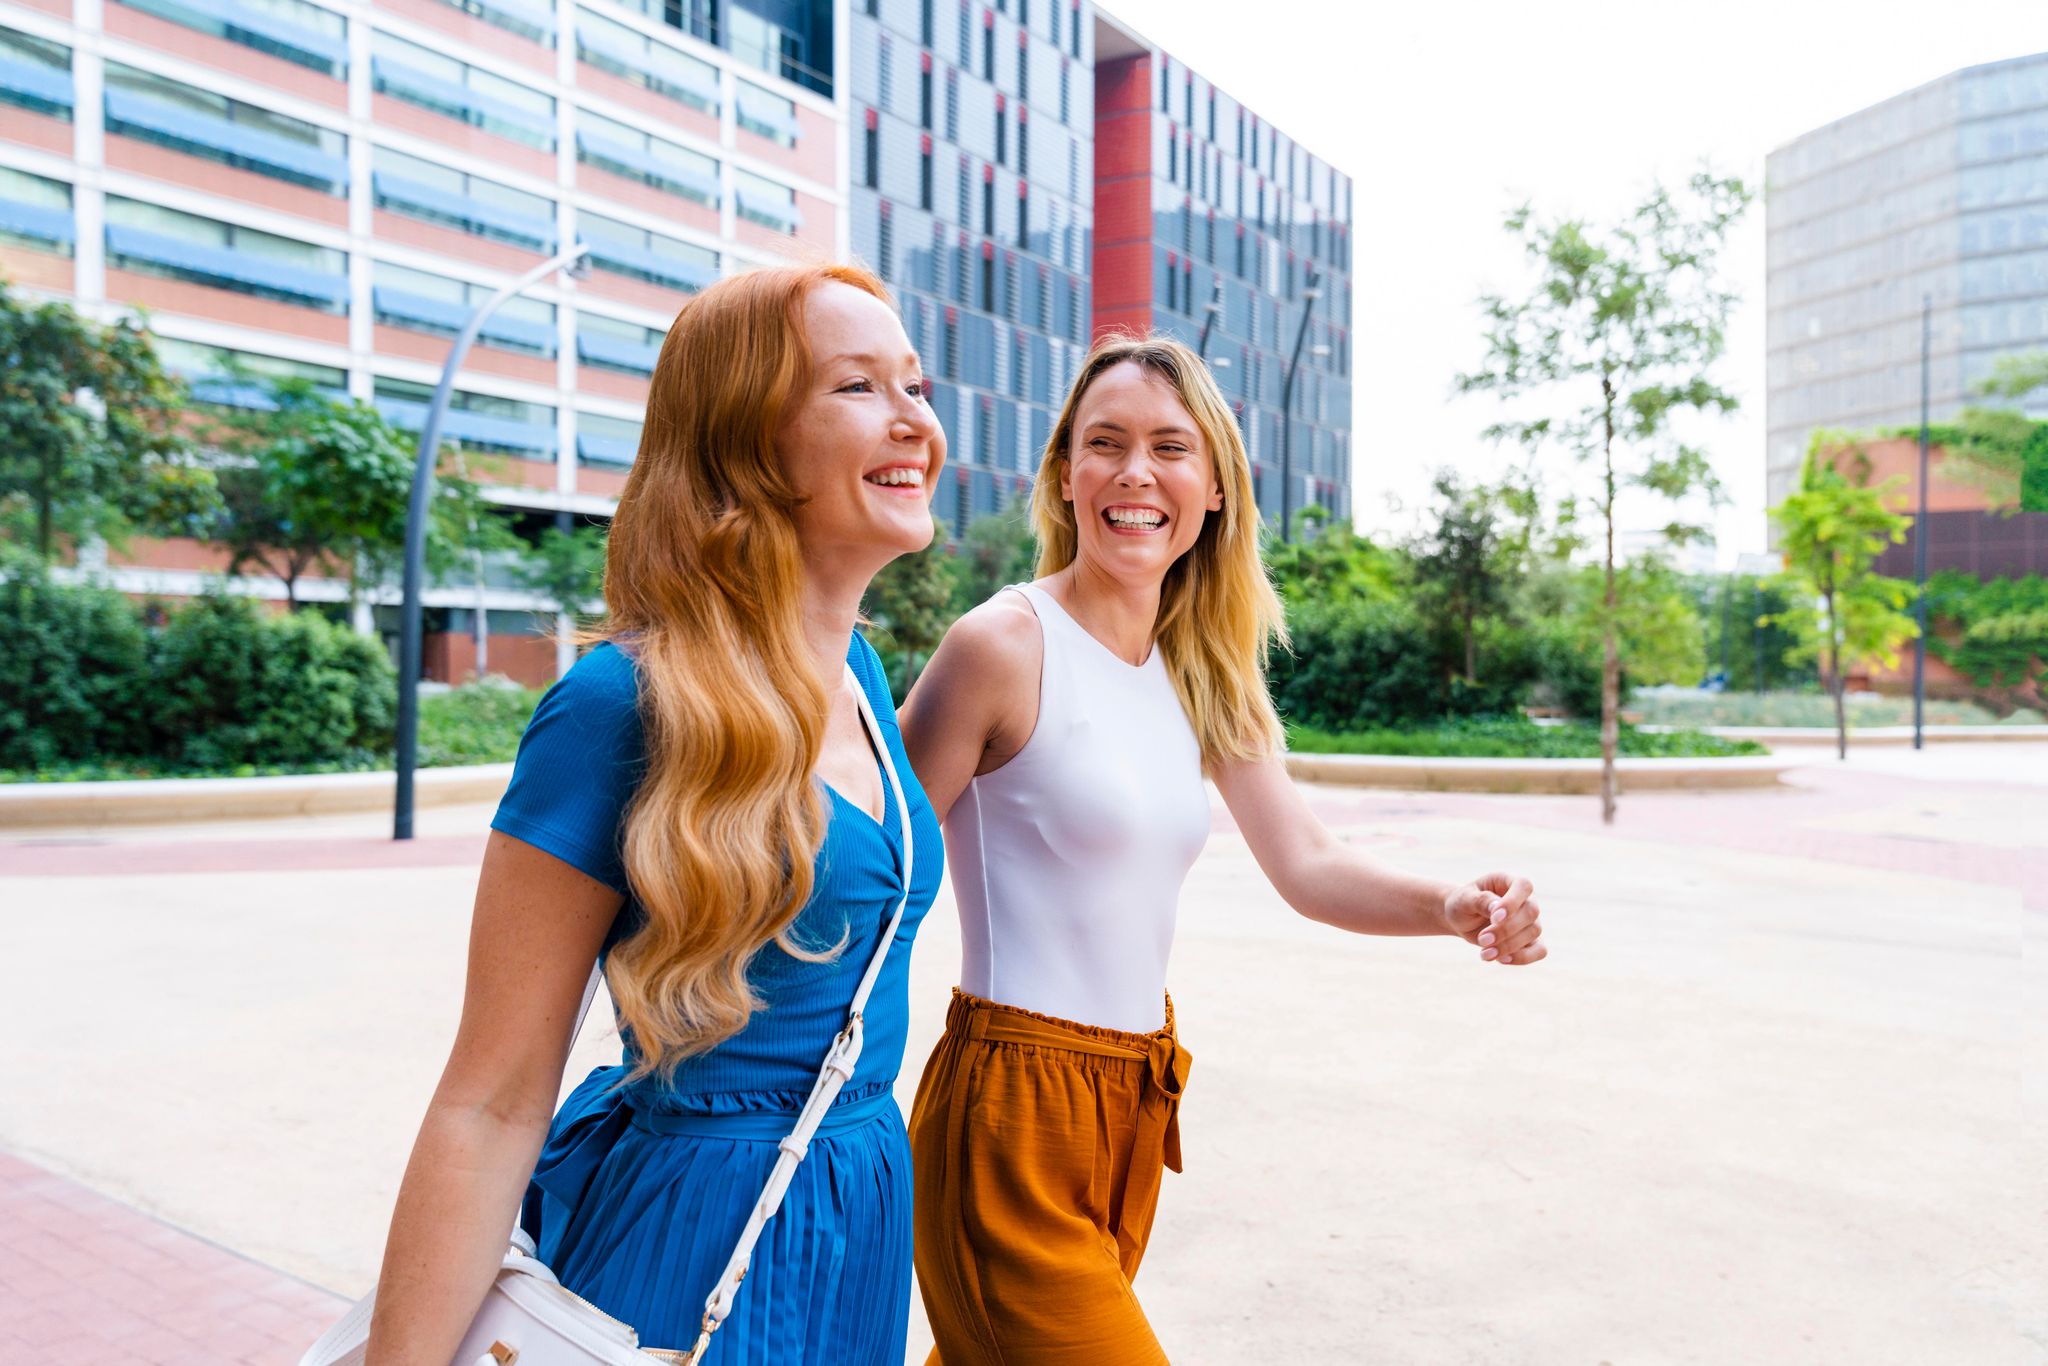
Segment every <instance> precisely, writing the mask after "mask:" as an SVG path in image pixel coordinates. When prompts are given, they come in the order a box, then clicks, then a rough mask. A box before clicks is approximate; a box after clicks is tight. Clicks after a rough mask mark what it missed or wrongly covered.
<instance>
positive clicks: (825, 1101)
mask: <svg viewBox="0 0 2048 1366" xmlns="http://www.w3.org/2000/svg"><path fill="white" fill-rule="evenodd" d="M846 677H847V680H848V681H849V682H850V683H852V684H853V696H854V699H855V701H856V702H858V703H859V706H860V719H861V724H862V725H863V726H864V727H866V729H867V733H868V739H869V740H870V741H872V742H873V743H874V746H875V753H876V754H878V755H880V756H881V760H882V772H883V773H884V774H885V775H887V777H888V779H889V794H890V796H891V797H893V798H894V799H895V802H896V823H897V825H898V827H899V828H900V829H901V830H902V832H903V896H902V898H901V899H900V900H898V901H897V903H896V912H895V914H894V915H892V916H890V917H889V925H888V928H887V929H885V930H883V931H882V942H881V943H880V944H879V945H877V946H876V948H875V953H874V957H872V958H870V959H869V960H868V970H867V971H866V972H865V973H864V974H862V976H861V979H860V986H859V987H858V988H857V989H856V990H855V991H854V993H853V1004H852V1006H851V1008H849V1009H848V1011H847V1014H846V1028H844V1029H842V1030H840V1031H839V1034H838V1037H836V1038H834V1039H833V1040H832V1047H831V1050H830V1051H829V1052H827V1053H826V1054H825V1065H824V1066H823V1067H821V1068H819V1069H818V1080H817V1081H816V1082H815V1083H814V1084H813V1085H812V1087H811V1095H810V1099H808V1100H806V1101H805V1102H804V1108H803V1111H802V1112H801V1113H800V1114H799V1115H798V1116H797V1120H796V1127H795V1128H794V1129H791V1130H790V1131H789V1135H788V1137H786V1138H784V1139H783V1140H782V1141H781V1143H780V1144H779V1145H777V1146H779V1147H780V1148H781V1149H782V1151H781V1152H780V1153H779V1154H777V1156H776V1158H775V1166H774V1168H773V1170H771V1171H770V1172H769V1173H768V1182H767V1184H766V1185H764V1186H763V1187H762V1188H761V1197H760V1199H758V1200H756V1201H755V1202H754V1212H753V1213H752V1214H751V1215H749V1216H748V1217H747V1226H746V1228H745V1229H743V1230H741V1232H740V1238H739V1243H738V1245H737V1246H735V1247H734V1248H733V1250H732V1257H731V1258H730V1259H729V1260H728V1261H727V1262H726V1264H725V1270H724V1271H723V1272H721V1273H720V1274H719V1277H718V1285H717V1288H716V1289H714V1290H713V1291H712V1292H711V1295H710V1298H708V1299H706V1300H705V1301H704V1323H703V1326H702V1331H701V1332H699V1333H698V1335H697V1342H696V1345H695V1346H693V1347H691V1348H690V1350H689V1351H688V1352H687V1353H685V1354H684V1355H683V1357H682V1361H683V1363H684V1366H696V1363H697V1362H699V1361H701V1360H703V1357H704V1353H705V1352H707V1351H709V1350H710V1349H711V1335H712V1334H713V1333H715V1332H717V1331H718V1327H719V1325H720V1324H722V1323H724V1322H725V1318H726V1315H728V1314H730V1313H731V1312H732V1305H733V1300H734V1299H735V1298H736V1297H737V1296H738V1295H739V1292H740V1282H741V1281H742V1280H744V1279H745V1278H746V1274H747V1263H748V1262H749V1261H751V1260H752V1259H753V1255H754V1245H755V1244H756V1243H757V1242H759V1241H760V1239H761V1231H762V1230H763V1229H764V1228H766V1227H767V1226H768V1221H769V1220H770V1219H772V1218H774V1217H775V1211H776V1210H778V1209H780V1208H781V1207H782V1197H783V1196H784V1195H785V1194H786V1193H787V1192H788V1190H789V1182H790V1178H792V1177H793V1176H795V1175H796V1168H797V1164H798V1163H799V1162H802V1161H803V1160H804V1155H805V1154H806V1153H808V1152H809V1151H810V1147H811V1139H812V1137H813V1136H815V1135H816V1134H817V1132H818V1126H819V1125H820V1124H822V1123H824V1121H825V1114H826V1112H827V1111H828V1110H830V1109H831V1108H832V1102H833V1101H834V1100H836V1099H837V1098H838V1096H839V1092H840V1090H841V1089H842V1088H843V1087H844V1086H845V1085H846V1082H847V1079H848V1078H850V1077H851V1076H853V1070H854V1067H855V1065H856V1064H858V1063H859V1062H860V1047H861V1016H862V1014H863V1013H864V1012H865V1011H866V1010H867V1005H868V997H869V996H870V995H872V994H873V993H874V990H875V983H876V981H878V980H879V979H880V978H881V975H882V967H883V964H884V963H886V962H887V961H888V958H889V949H890V947H891V946H892V945H893V944H894V943H895V942H896V931H897V928H898V927H899V926H901V925H902V924H903V912H904V908H905V907H907V906H908V905H909V904H910V884H911V868H912V863H911V831H910V802H909V800H908V799H907V798H905V797H904V795H903V781H902V779H901V778H899V777H898V776H897V773H896V759H895V756H894V755H892V754H891V753H890V752H889V741H888V739H887V738H886V737H885V736H884V735H883V734H882V724H881V722H879V721H877V720H876V719H875V709H874V707H873V706H871V705H870V704H869V702H868V694H867V690H866V689H865V688H863V687H861V685H860V679H859V678H857V677H855V676H854V672H853V668H852V666H851V665H849V666H847V670H846Z"/></svg>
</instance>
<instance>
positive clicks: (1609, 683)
mask: <svg viewBox="0 0 2048 1366" xmlns="http://www.w3.org/2000/svg"><path fill="white" fill-rule="evenodd" d="M1600 393H1601V396H1602V398H1603V400H1604V404H1603V407H1602V410H1601V418H1602V421H1603V423H1604V425H1605V437H1604V439H1603V441H1602V443H1601V447H1600V450H1601V455H1602V457H1603V459H1604V460H1605V476H1606V488H1607V497H1606V500H1605V502H1604V503H1603V504H1602V506H1601V511H1602V512H1603V513H1604V514H1605V516H1606V520H1607V565H1606V568H1607V592H1606V596H1605V598H1604V603H1605V610H1604V611H1602V612H1601V614H1600V823H1601V824H1602V825H1612V824H1614V810H1615V806H1616V795H1617V794H1616V790H1615V789H1616V782H1615V772H1614V760H1615V755H1616V753H1617V752H1618V751H1619V750H1620V748H1621V649H1620V646H1619V644H1618V643H1617V642H1616V640H1615V629H1614V602H1615V598H1614V381H1613V380H1612V379H1610V378H1609V377H1608V376H1606V375H1602V376H1601V377H1600Z"/></svg>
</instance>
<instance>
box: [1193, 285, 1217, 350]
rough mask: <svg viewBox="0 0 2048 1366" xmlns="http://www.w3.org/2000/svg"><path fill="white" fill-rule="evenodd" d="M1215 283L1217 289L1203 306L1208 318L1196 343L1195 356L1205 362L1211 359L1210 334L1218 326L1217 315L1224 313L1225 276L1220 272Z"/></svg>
mask: <svg viewBox="0 0 2048 1366" xmlns="http://www.w3.org/2000/svg"><path fill="white" fill-rule="evenodd" d="M1214 283H1215V288H1214V289H1213V290H1212V291H1211V292H1210V294H1209V302H1208V303H1205V304H1203V305H1202V312H1203V313H1205V314H1206V315H1207V316H1206V317H1204V318H1203V319H1202V335H1201V338H1200V340H1198V341H1196V343H1195V354H1196V355H1197V356H1199V357H1201V358H1202V359H1203V360H1207V359H1209V333H1210V332H1211V331H1212V330H1213V329H1214V328H1215V326H1216V315H1217V314H1219V313H1221V312H1222V311H1223V276H1222V274H1221V273H1220V272H1219V273H1218V274H1217V276H1216V279H1215V282H1214Z"/></svg>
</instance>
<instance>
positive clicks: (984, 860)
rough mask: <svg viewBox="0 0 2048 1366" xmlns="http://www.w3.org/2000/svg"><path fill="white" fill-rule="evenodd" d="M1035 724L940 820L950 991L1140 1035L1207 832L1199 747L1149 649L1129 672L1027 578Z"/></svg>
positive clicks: (1152, 1020) (1158, 1016)
mask: <svg viewBox="0 0 2048 1366" xmlns="http://www.w3.org/2000/svg"><path fill="white" fill-rule="evenodd" d="M1010 591H1014V592H1019V593H1022V594H1023V595H1024V596H1025V597H1026V598H1027V599H1029V601H1030V603H1031V605H1032V607H1033V608H1034V609H1035V610H1036V611H1037V614H1038V628H1039V634H1040V635H1041V636H1042V637H1043V638H1044V641H1045V665H1044V672H1043V674H1042V677H1041V681H1040V684H1039V690H1038V724H1037V725H1036V726H1035V727H1034V728H1033V730H1032V732H1031V738H1030V739H1029V740H1027V741H1026V742H1025V744H1024V748H1023V749H1021V750H1019V751H1018V752H1017V754H1016V756H1015V757H1013V758H1012V759H1011V760H1010V761H1009V762H1008V763H1006V764H1004V765H1003V766H1002V767H1001V768H999V769H997V770H996V771H995V772H993V773H989V774H985V775H983V776H981V777H979V778H975V779H974V780H973V781H971V782H969V783H968V785H967V790H966V791H965V792H963V793H961V794H960V799H959V800H958V801H957V802H955V803H954V804H953V809H952V811H951V812H950V813H948V815H947V818H946V861H947V863H948V864H949V865H950V867H951V870H952V874H953V892H954V897H955V899H956V901H957V902H958V903H959V907H960V927H961V958H962V964H961V983H960V984H961V987H962V988H963V989H964V990H966V991H969V992H971V993H973V994H974V995H976V996H982V997H986V998H987V999H989V1000H991V1001H1000V1002H1002V1003H1003V1004H1004V1005H1012V1006H1019V1007H1022V1008H1023V1009H1026V1010H1035V1011H1037V1012H1039V1013H1040V1014H1043V1015H1052V1016H1057V1017H1058V1018H1060V1019H1064V1020H1076V1021H1079V1022H1081V1023H1083V1024H1092V1025H1105V1026H1108V1027H1110V1028H1113V1029H1123V1030H1130V1031H1134V1032H1144V1031H1149V1030H1154V1029H1158V1028H1159V1027H1160V1026H1161V1025H1162V1024H1164V1023H1165V1017H1166V1010H1165V998H1166V960H1167V956H1168V955H1169V954H1170V953H1171V951H1172V949H1173V929H1174V920H1175V915H1176V912H1177V910H1178V908H1179V903H1180V888H1181V883H1182V882H1183V881H1185V880H1186V878H1187V873H1188V869H1189V868H1190V867H1192V866H1193V864H1194V861H1195V857H1196V855H1198V854H1200V853H1201V851H1202V845H1203V843H1204V842H1205V841H1206V840H1207V839H1208V837H1209V793H1208V789H1207V788H1206V787H1205V786H1204V784H1203V781H1202V755H1201V746H1200V745H1199V744H1198V743H1197V742H1196V740H1195V732H1194V728H1193V727H1191V726H1190V725H1189V724H1188V718H1187V713H1186V712H1185V711H1184V710H1183V709H1182V707H1181V703H1180V694H1179V693H1177V692H1175V691H1174V688H1173V680H1172V679H1171V678H1169V677H1168V676H1167V672H1166V662H1165V660H1164V659H1162V658H1161V657H1160V652H1159V648H1158V646H1157V645H1155V646H1154V647H1153V649H1152V654H1151V657H1150V658H1148V659H1147V660H1146V661H1145V662H1144V663H1143V664H1141V665H1138V666H1136V667H1133V666H1131V665H1129V664H1126V663H1125V662H1124V661H1123V660H1122V659H1119V658H1118V657H1117V656H1116V655H1114V654H1112V653H1111V652H1110V650H1109V648H1108V647H1107V646H1105V645H1104V644H1102V642H1100V641H1098V640H1096V639H1095V637H1093V636H1091V635H1089V634H1088V632H1087V631H1086V630H1084V629H1083V628H1082V626H1081V624H1080V623H1079V622H1077V621H1075V620H1074V619H1073V618H1072V617H1070V616H1068V615H1067V614H1066V611H1065V610H1064V609H1063V608H1061V606H1060V605H1059V603H1057V602H1055V601H1054V600H1053V598H1052V596H1051V595H1050V594H1048V593H1047V592H1045V590H1044V589H1041V588H1039V587H1037V586H1036V585H1034V584H1020V585H1016V586H1014V588H1013V589H1011V590H1010Z"/></svg>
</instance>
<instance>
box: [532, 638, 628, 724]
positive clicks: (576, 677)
mask: <svg viewBox="0 0 2048 1366" xmlns="http://www.w3.org/2000/svg"><path fill="white" fill-rule="evenodd" d="M533 719H534V723H535V726H537V727H541V726H558V725H563V724H566V725H567V727H568V728H571V729H573V730H575V731H577V732H580V733H585V734H588V733H590V732H593V731H602V732H608V733H611V734H614V735H617V736H619V737H620V738H621V739H628V738H630V739H632V740H637V739H638V737H639V733H640V672H639V666H638V665H637V664H636V663H635V662H634V660H633V656H632V654H631V653H630V652H629V651H628V650H626V649H623V648H621V647H620V646H619V644H618V643H617V642H616V641H610V640H607V641H605V642H603V643H602V644H600V645H598V646H596V647H595V648H594V649H591V650H588V651H586V652H585V653H584V655H583V657H582V658H581V659H579V660H577V661H576V662H575V664H573V665H572V666H570V669H569V671H568V672H567V673H565V674H563V675H562V676H561V677H560V678H559V679H557V680H556V681H555V684H554V686H553V687H551V688H549V689H548V690H547V694H546V695H545V696H543V697H542V698H541V700H540V706H539V707H537V708H536V709H535V710H534V714H533Z"/></svg>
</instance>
